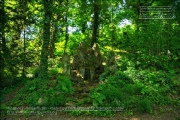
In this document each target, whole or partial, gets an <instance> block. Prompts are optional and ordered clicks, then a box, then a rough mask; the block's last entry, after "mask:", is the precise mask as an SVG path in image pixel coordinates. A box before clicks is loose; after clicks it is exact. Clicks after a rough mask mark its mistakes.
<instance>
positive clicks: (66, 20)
mask: <svg viewBox="0 0 180 120" xmlns="http://www.w3.org/2000/svg"><path fill="white" fill-rule="evenodd" d="M68 4H69V1H68V0H66V8H67V10H66V17H65V22H66V35H65V46H64V54H65V53H66V48H67V44H68V40H69V34H68Z"/></svg>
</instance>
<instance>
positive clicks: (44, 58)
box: [38, 0, 52, 79]
mask: <svg viewBox="0 0 180 120" xmlns="http://www.w3.org/2000/svg"><path fill="white" fill-rule="evenodd" d="M43 5H44V12H45V13H44V26H43V45H42V50H41V58H40V66H39V75H38V77H39V78H40V79H47V77H48V75H47V72H48V55H49V42H50V21H51V15H52V11H51V7H52V6H51V5H52V1H51V0H44V1H43Z"/></svg>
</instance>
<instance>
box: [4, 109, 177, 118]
mask: <svg viewBox="0 0 180 120" xmlns="http://www.w3.org/2000/svg"><path fill="white" fill-rule="evenodd" d="M2 120H180V110H177V111H171V112H164V113H161V114H158V115H150V114H140V113H137V114H135V115H132V116H125V115H122V114H121V113H116V114H115V115H114V116H112V117H96V116H83V115H82V116H71V115H69V114H65V113H62V112H59V113H57V114H55V115H44V116H38V115H34V116H29V117H27V118H26V117H22V116H8V117H6V118H4V119H2Z"/></svg>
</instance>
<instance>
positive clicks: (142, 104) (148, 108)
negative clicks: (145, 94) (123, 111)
mask: <svg viewBox="0 0 180 120" xmlns="http://www.w3.org/2000/svg"><path fill="white" fill-rule="evenodd" d="M138 110H139V111H140V112H143V113H151V112H152V105H151V101H150V100H148V99H147V98H144V99H142V100H140V101H139V103H138Z"/></svg>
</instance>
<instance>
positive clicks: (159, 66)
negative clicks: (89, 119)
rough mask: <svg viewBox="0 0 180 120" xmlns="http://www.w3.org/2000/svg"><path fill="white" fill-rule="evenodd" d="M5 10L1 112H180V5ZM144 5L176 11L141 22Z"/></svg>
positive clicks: (1, 12) (111, 2)
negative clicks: (64, 109)
mask: <svg viewBox="0 0 180 120" xmlns="http://www.w3.org/2000/svg"><path fill="white" fill-rule="evenodd" d="M0 5H1V7H0V22H1V24H0V25H1V27H0V29H1V30H0V33H1V34H0V40H1V52H0V58H1V64H0V65H1V70H0V75H1V81H0V83H1V98H0V99H1V110H2V111H3V110H7V108H8V107H17V106H22V107H25V106H35V107H37V106H45V107H59V106H64V107H66V106H70V107H71V106H93V107H121V108H123V110H124V111H125V113H127V114H128V115H132V114H133V113H134V111H139V112H147V113H152V114H158V113H159V109H161V107H160V106H164V105H165V106H167V105H168V106H169V105H170V106H173V107H175V108H174V109H178V108H179V107H180V100H179V99H180V1H179V0H1V1H0ZM140 6H172V8H173V14H174V17H173V18H172V19H139V15H140ZM12 111H13V110H11V112H12ZM26 113H27V112H26ZM70 113H71V114H73V115H81V114H88V115H92V114H93V115H109V114H113V113H114V111H110V110H106V111H105V112H102V111H91V112H87V111H85V112H84V111H79V110H74V111H71V112H70ZM6 114H7V113H6V112H4V114H3V115H4V116H5V115H6Z"/></svg>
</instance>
